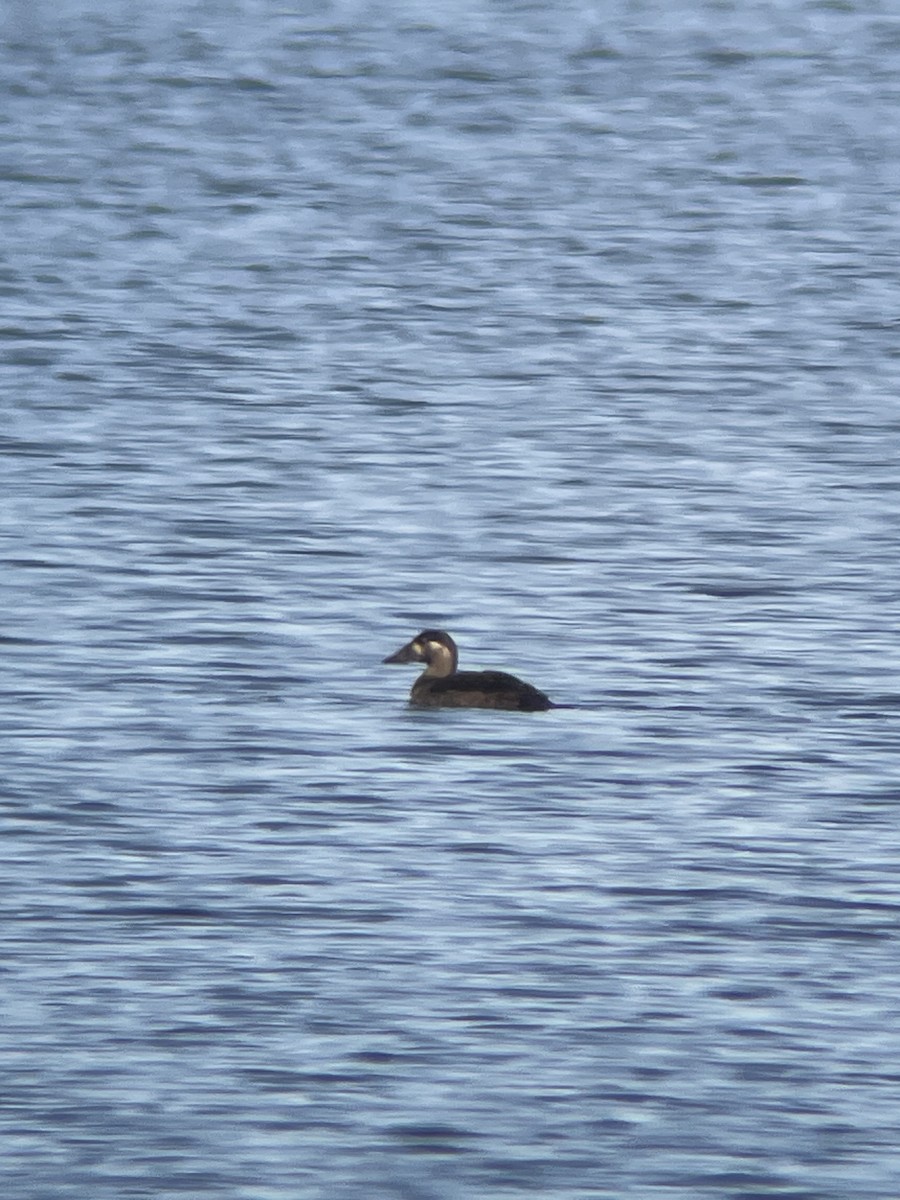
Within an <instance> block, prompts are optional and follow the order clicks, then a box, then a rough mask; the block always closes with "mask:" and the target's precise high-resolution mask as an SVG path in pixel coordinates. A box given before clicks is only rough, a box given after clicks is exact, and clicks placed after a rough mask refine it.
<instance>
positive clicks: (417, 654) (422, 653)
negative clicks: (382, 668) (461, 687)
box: [384, 629, 458, 676]
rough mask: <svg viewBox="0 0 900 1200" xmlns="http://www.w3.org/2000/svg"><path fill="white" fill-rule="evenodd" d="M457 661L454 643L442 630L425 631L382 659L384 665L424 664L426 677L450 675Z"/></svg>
mask: <svg viewBox="0 0 900 1200" xmlns="http://www.w3.org/2000/svg"><path fill="white" fill-rule="evenodd" d="M457 661H458V654H457V650H456V642H454V640H453V638H452V637H451V636H450V634H449V633H444V631H443V630H442V629H426V630H424V631H423V632H422V633H418V634H416V636H415V637H414V638H413V639H412V641H411V642H407V643H406V645H405V646H401V647H400V649H399V650H398V651H397V652H396V654H389V655H388V657H387V658H386V659H384V662H386V663H411V662H422V663H425V664H426V667H425V674H426V675H438V676H443V675H452V674H453V672H454V671H455V670H456V664H457Z"/></svg>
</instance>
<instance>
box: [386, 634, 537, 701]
mask: <svg viewBox="0 0 900 1200" xmlns="http://www.w3.org/2000/svg"><path fill="white" fill-rule="evenodd" d="M384 661H385V662H386V663H410V662H422V663H425V670H424V671H423V672H422V674H421V675H420V676H419V678H418V679H417V680H416V682H415V683H414V684H413V686H412V691H411V692H410V694H409V702H410V704H415V705H417V706H419V707H422V708H503V709H508V710H512V711H517V712H544V711H545V710H546V709H548V708H556V707H557V705H555V704H554V703H553V701H552V700H551V699H549V697H547V696H545V695H544V693H543V692H539V691H538V689H537V688H536V687H532V686H531V684H530V683H524V682H523V681H522V680H521V679H517V678H516V677H515V675H507V674H506V672H505V671H458V670H457V669H456V668H457V663H458V661H459V654H458V651H457V649H456V642H454V640H453V638H452V637H451V636H450V634H449V633H444V631H443V630H442V629H426V630H425V631H424V632H423V633H419V634H417V635H416V636H415V637H414V638H413V640H412V641H411V642H407V643H406V645H405V646H401V647H400V649H399V650H398V651H397V653H396V654H389V655H388V657H387V658H386V659H384Z"/></svg>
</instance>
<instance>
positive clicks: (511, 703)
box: [410, 671, 555, 712]
mask: <svg viewBox="0 0 900 1200" xmlns="http://www.w3.org/2000/svg"><path fill="white" fill-rule="evenodd" d="M410 701H411V703H412V704H417V705H420V706H421V707H425V708H502V709H507V710H508V711H510V712H546V710H547V709H549V708H554V707H555V706H554V704H553V701H552V700H551V699H550V698H549V697H548V696H545V695H544V693H543V692H542V691H539V690H538V688H536V687H532V685H531V684H530V683H525V681H524V680H522V679H517V678H516V676H515V675H508V674H507V673H506V672H505V671H455V672H454V673H453V674H452V675H444V676H442V677H437V678H435V677H434V676H429V675H422V676H420V678H419V679H417V680H416V682H415V683H414V684H413V689H412V694H411V695H410Z"/></svg>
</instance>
